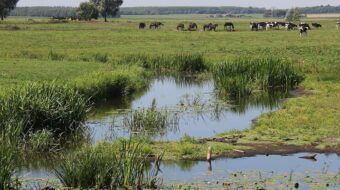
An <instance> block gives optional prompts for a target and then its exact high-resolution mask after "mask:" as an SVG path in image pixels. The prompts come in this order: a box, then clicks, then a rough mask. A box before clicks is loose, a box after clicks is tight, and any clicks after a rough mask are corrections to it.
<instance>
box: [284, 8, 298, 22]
mask: <svg viewBox="0 0 340 190" xmlns="http://www.w3.org/2000/svg"><path fill="white" fill-rule="evenodd" d="M286 20H287V21H297V20H300V11H299V9H298V8H293V9H289V10H288V11H287V14H286Z"/></svg>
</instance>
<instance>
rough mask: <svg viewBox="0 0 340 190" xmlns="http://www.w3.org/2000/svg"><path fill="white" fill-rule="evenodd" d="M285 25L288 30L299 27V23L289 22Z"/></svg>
mask: <svg viewBox="0 0 340 190" xmlns="http://www.w3.org/2000/svg"><path fill="white" fill-rule="evenodd" d="M285 27H286V30H287V31H290V30H294V29H295V28H297V25H296V24H294V23H292V22H287V23H286V24H285Z"/></svg>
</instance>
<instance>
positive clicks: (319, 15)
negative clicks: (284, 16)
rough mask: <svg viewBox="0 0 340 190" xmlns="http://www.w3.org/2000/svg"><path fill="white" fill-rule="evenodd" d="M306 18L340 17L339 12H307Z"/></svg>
mask: <svg viewBox="0 0 340 190" xmlns="http://www.w3.org/2000/svg"><path fill="white" fill-rule="evenodd" d="M307 18H310V19H313V18H314V19H317V18H340V14H307Z"/></svg>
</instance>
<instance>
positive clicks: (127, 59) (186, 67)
mask: <svg viewBox="0 0 340 190" xmlns="http://www.w3.org/2000/svg"><path fill="white" fill-rule="evenodd" d="M119 63H121V64H137V65H140V66H142V67H144V68H147V69H151V70H154V71H158V72H164V71H180V72H201V71H204V70H205V69H207V68H206V65H205V63H204V58H203V55H202V54H184V53H183V54H174V55H171V54H169V55H167V54H162V55H146V54H137V55H126V56H124V57H123V58H122V59H120V60H119Z"/></svg>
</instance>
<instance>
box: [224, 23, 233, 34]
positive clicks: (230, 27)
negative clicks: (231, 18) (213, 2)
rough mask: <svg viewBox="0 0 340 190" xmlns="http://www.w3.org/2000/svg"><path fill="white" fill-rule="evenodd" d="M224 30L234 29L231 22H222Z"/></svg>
mask: <svg viewBox="0 0 340 190" xmlns="http://www.w3.org/2000/svg"><path fill="white" fill-rule="evenodd" d="M224 30H226V31H230V32H231V31H235V28H234V24H233V23H232V22H226V23H224Z"/></svg>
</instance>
